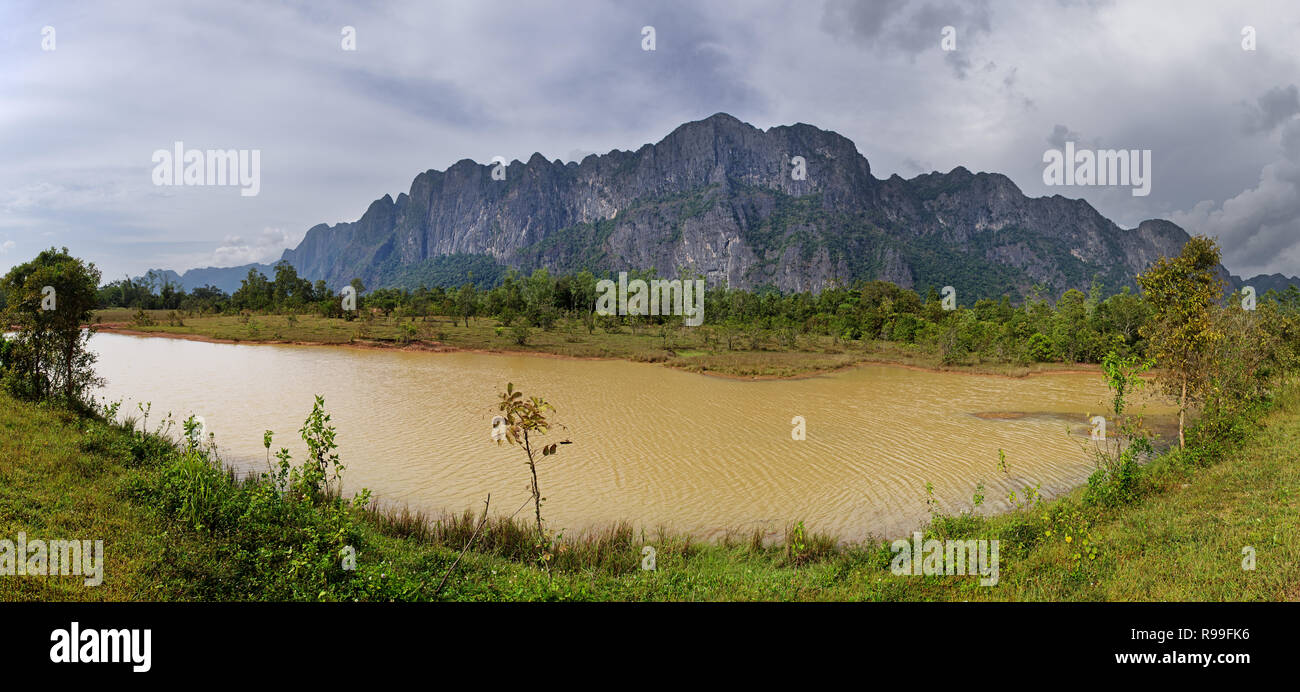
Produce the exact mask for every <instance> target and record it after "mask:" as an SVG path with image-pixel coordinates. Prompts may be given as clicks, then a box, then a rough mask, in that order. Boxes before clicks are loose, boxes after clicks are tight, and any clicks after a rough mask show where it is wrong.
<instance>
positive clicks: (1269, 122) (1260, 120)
mask: <svg viewBox="0 0 1300 692" xmlns="http://www.w3.org/2000/svg"><path fill="white" fill-rule="evenodd" d="M1246 107H1247V112H1246V122H1245V125H1244V129H1245V131H1246V134H1256V133H1260V132H1272V131H1273V129H1274V128H1276V127H1277V126H1278V125H1280V124H1282V123H1283V122H1285V121H1286V120H1288V119H1289V118H1290V117H1291V116H1293V115H1295V114H1296V113H1300V89H1296V85H1294V84H1291V85H1289V86H1287V87H1273V88H1272V89H1269V90H1268V91H1267V92H1265V93H1264V94H1263V95H1262V96H1260V97H1259V98H1258V99H1256V100H1255V105H1250V104H1247V106H1246Z"/></svg>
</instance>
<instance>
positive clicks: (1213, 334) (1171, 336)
mask: <svg viewBox="0 0 1300 692" xmlns="http://www.w3.org/2000/svg"><path fill="white" fill-rule="evenodd" d="M1218 266H1219V246H1218V243H1216V242H1215V241H1214V240H1212V239H1210V238H1208V237H1206V236H1195V237H1193V238H1192V239H1190V240H1188V241H1187V244H1186V245H1184V246H1183V251H1182V254H1180V255H1179V256H1178V257H1173V258H1169V257H1161V258H1160V259H1157V260H1156V261H1155V262H1153V263H1152V264H1151V266H1150V267H1149V268H1148V269H1147V271H1146V272H1145V273H1143V274H1140V275H1138V277H1137V282H1138V285H1139V286H1141V287H1142V292H1143V295H1144V296H1145V297H1146V300H1147V302H1148V303H1149V304H1150V305H1151V317H1150V320H1149V321H1148V322H1147V323H1146V324H1145V325H1143V327H1142V330H1141V334H1142V336H1143V337H1144V338H1146V339H1147V347H1148V349H1149V351H1148V352H1149V353H1150V355H1152V356H1154V358H1155V361H1156V365H1157V366H1158V367H1159V368H1161V371H1160V374H1159V376H1158V381H1159V382H1160V385H1161V387H1162V388H1163V389H1164V391H1165V392H1166V393H1167V394H1169V395H1171V396H1174V397H1176V398H1177V399H1178V446H1179V447H1183V446H1185V444H1186V439H1185V436H1184V429H1185V427H1186V426H1185V420H1186V416H1187V410H1188V408H1189V407H1190V406H1191V404H1192V403H1193V402H1195V401H1199V400H1202V399H1203V398H1204V395H1205V392H1206V391H1207V389H1208V382H1207V380H1208V377H1207V373H1208V372H1209V369H1210V363H1209V362H1208V361H1209V359H1210V357H1211V349H1212V347H1213V345H1214V344H1215V342H1217V341H1218V340H1219V339H1220V338H1222V334H1221V333H1220V332H1219V331H1218V330H1217V329H1216V328H1215V324H1214V314H1213V308H1214V305H1215V303H1216V302H1217V301H1218V300H1219V298H1220V297H1221V296H1222V295H1223V281H1222V280H1221V279H1220V278H1219V276H1218V273H1217V269H1218Z"/></svg>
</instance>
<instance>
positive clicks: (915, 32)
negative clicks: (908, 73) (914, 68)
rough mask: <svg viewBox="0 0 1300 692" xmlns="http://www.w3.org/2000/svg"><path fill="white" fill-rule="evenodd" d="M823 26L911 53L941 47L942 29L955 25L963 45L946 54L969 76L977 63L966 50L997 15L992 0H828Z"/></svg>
mask: <svg viewBox="0 0 1300 692" xmlns="http://www.w3.org/2000/svg"><path fill="white" fill-rule="evenodd" d="M822 26H823V27H824V28H825V29H826V30H827V31H828V32H830V33H831V34H832V35H835V36H838V37H841V38H845V39H849V40H852V41H855V42H858V43H861V44H862V45H864V46H868V47H870V48H873V49H875V50H882V51H901V52H902V53H904V54H907V55H916V54H918V53H921V52H922V51H927V50H936V49H938V46H939V39H940V36H941V31H942V30H943V28H944V27H946V26H951V27H953V28H954V29H956V40H957V50H955V51H947V52H946V53H945V55H944V56H943V59H944V62H945V63H946V64H947V65H948V66H949V67H950V68H951V69H952V71H953V74H954V75H956V76H957V77H958V78H959V79H965V78H966V74H967V72H968V71H969V70H970V69H971V66H972V64H973V62H972V60H971V57H970V55H969V54H968V52H967V51H966V50H965V49H966V48H967V46H968V45H969V44H968V42H970V41H972V40H973V39H975V38H976V37H978V36H980V35H981V34H987V33H988V32H989V31H990V30H991V28H992V20H991V11H990V9H989V5H988V3H987V2H966V3H963V2H955V1H952V2H935V3H929V2H927V3H908V2H904V1H902V0H884V1H882V2H861V1H857V0H828V2H827V3H826V5H825V10H824V12H823V14H822Z"/></svg>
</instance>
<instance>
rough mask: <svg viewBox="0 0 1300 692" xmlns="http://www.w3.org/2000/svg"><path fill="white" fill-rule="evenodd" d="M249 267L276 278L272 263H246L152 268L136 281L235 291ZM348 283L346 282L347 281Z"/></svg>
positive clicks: (191, 289)
mask: <svg viewBox="0 0 1300 692" xmlns="http://www.w3.org/2000/svg"><path fill="white" fill-rule="evenodd" d="M249 269H257V270H258V271H260V272H262V273H263V274H265V275H266V276H268V277H270V278H275V267H274V266H273V265H270V264H245V265H243V266H239V267H203V268H201V269H190V270H188V271H186V272H185V273H184V274H177V273H176V272H174V271H172V270H170V269H150V270H149V271H147V272H145V275H144V276H141V277H136V278H135V279H133V280H134V281H148V280H149V277H150V276H153V277H154V282H155V284H157V285H161V281H162V280H163V279H166V280H167V281H169V282H170V283H173V284H177V285H179V286H180V287H181V288H183V289H184V290H185V291H186V292H187V293H188V292H191V291H193V290H194V289H196V288H199V287H200V286H216V287H217V288H219V289H221V290H223V291H225V292H226V293H234V292H235V291H237V290H239V284H240V281H242V280H243V279H244V278H245V277H247V276H248V270H249ZM345 283H346V282H345Z"/></svg>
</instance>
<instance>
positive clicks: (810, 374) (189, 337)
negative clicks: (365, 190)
mask: <svg viewBox="0 0 1300 692" xmlns="http://www.w3.org/2000/svg"><path fill="white" fill-rule="evenodd" d="M93 326H94V328H95V330H96V331H97V332H104V333H106V334H120V335H123V336H138V337H148V338H159V339H180V340H183V341H197V342H201V343H210V344H232V345H253V346H330V347H341V348H356V349H363V350H392V351H407V352H422V353H480V354H486V355H522V356H535V357H541V358H558V359H560V360H573V361H599V360H613V361H626V362H629V363H636V362H646V363H648V364H658V365H663V366H665V367H668V368H671V369H673V370H678V371H681V372H689V373H693V374H697V375H704V376H706V377H716V378H720V379H726V380H739V381H768V380H774V381H782V380H805V379H811V378H814V377H821V376H823V375H832V374H836V373H840V372H845V371H848V370H853V369H855V368H860V367H863V366H870V365H884V366H891V367H898V368H904V369H907V370H915V371H919V372H933V373H953V374H958V375H981V376H985V377H1001V378H1006V379H1024V378H1027V377H1036V376H1043V375H1091V374H1100V373H1101V367H1100V366H1098V365H1094V364H1089V363H1073V364H1070V365H1065V364H1053V365H1050V366H1046V367H1043V364H1039V369H1035V370H1030V369H1027V368H1026V369H1025V371H1024V372H1022V373H1018V374H1013V373H1007V372H999V371H995V370H993V369H987V368H986V369H982V368H981V366H973V365H956V366H926V365H917V364H915V363H907V362H903V361H902V360H901V359H897V358H889V357H872V356H873V355H876V354H867V357H864V358H863V359H862V360H858V361H856V362H853V363H848V364H845V365H841V366H837V367H833V368H823V369H814V370H809V371H807V372H800V373H797V374H793V375H741V374H733V373H725V372H717V371H711V370H707V369H693V368H687V367H679V366H677V365H674V364H672V363H663V362H660V363H653V362H648V361H638V360H636V359H634V358H624V357H619V356H574V355H568V354H562V353H548V352H546V351H542V350H533V349H526V350H525V349H519V350H516V349H505V350H502V349H484V348H466V347H461V346H451V345H448V344H444V343H440V342H436V341H435V342H432V343H431V342H428V341H424V340H415V341H410V342H407V343H404V344H398V343H393V342H388V341H379V340H353V341H347V342H329V341H304V340H292V339H256V340H254V339H224V338H220V337H213V336H207V335H204V334H176V333H172V332H159V331H149V330H142V329H134V328H132V327H130V326H126V325H123V324H120V323H101V324H97V325H93ZM1010 366H1011V364H1009V363H1004V364H997V365H996V366H994V367H1010Z"/></svg>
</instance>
